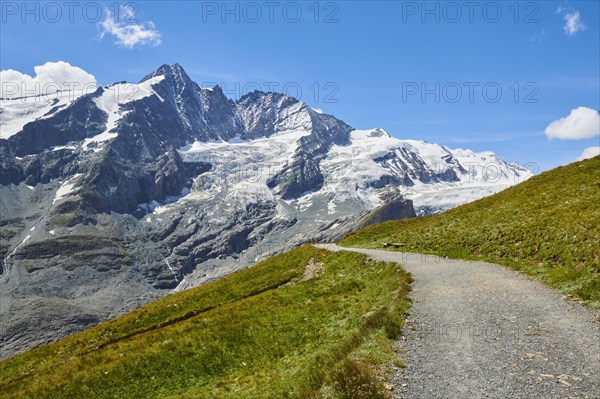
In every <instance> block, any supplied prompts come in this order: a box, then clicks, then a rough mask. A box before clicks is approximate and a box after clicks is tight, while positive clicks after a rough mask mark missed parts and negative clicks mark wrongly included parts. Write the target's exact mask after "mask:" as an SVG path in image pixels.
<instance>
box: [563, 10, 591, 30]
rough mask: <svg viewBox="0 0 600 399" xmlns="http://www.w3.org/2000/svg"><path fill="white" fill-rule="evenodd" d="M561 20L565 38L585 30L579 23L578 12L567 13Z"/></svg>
mask: <svg viewBox="0 0 600 399" xmlns="http://www.w3.org/2000/svg"><path fill="white" fill-rule="evenodd" d="M563 18H564V20H565V26H564V30H565V33H566V35H567V36H573V35H575V34H576V33H577V32H581V31H583V30H585V28H586V26H585V25H584V23H583V22H582V21H581V14H579V11H573V12H568V13H566V14H565V16H564V17H563Z"/></svg>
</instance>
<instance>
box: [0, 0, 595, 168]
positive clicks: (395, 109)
mask: <svg viewBox="0 0 600 399" xmlns="http://www.w3.org/2000/svg"><path fill="white" fill-rule="evenodd" d="M36 4H37V5H36ZM54 4H58V5H59V7H58V8H56V9H55V8H53V7H55V6H47V5H46V3H34V2H32V3H29V5H28V7H29V9H28V10H25V9H23V7H24V6H23V3H22V2H7V1H3V2H2V15H1V18H2V25H1V35H0V50H1V54H0V55H1V57H0V60H1V61H0V69H2V70H6V69H14V70H17V71H20V72H23V73H27V74H29V75H34V72H33V67H34V66H36V65H42V64H44V63H45V62H47V61H66V62H68V63H70V64H71V65H74V66H78V67H80V68H82V69H84V70H85V71H87V72H89V73H91V74H93V75H94V76H95V77H96V79H97V81H98V82H99V83H102V84H108V83H113V82H115V81H123V80H127V81H137V80H139V79H140V78H142V77H143V76H144V75H145V74H146V73H148V72H150V71H152V70H154V69H156V68H157V67H158V66H160V65H161V64H163V63H169V64H172V63H179V64H181V65H182V66H183V67H184V68H185V69H186V71H187V72H188V73H189V75H190V76H191V77H192V78H193V79H194V80H195V81H197V82H198V83H200V84H202V83H207V84H209V83H212V82H214V83H219V84H221V85H222V86H224V89H225V91H226V92H227V93H228V94H229V96H231V97H239V96H240V95H241V94H244V89H246V90H248V89H249V90H252V89H254V88H261V89H263V90H265V91H266V90H268V89H269V87H275V89H276V90H277V91H281V90H282V89H283V88H284V87H286V89H287V90H286V91H287V92H288V93H289V94H290V95H298V96H299V97H300V99H301V100H303V101H306V102H307V103H309V104H310V105H311V106H313V107H315V108H320V109H322V110H323V111H324V112H326V113H331V114H334V115H335V116H337V117H338V118H341V119H343V120H344V121H346V122H347V123H349V124H350V125H352V126H354V127H356V128H371V127H383V128H385V129H386V130H387V131H388V132H390V133H391V134H392V135H394V136H396V137H398V138H413V139H422V140H426V141H430V142H437V143H439V144H443V145H447V146H449V147H452V148H454V147H461V148H471V149H474V150H478V151H480V150H491V151H494V152H496V153H497V154H499V155H500V156H501V157H502V158H503V159H505V160H507V161H510V162H519V163H521V164H525V163H528V162H534V163H536V164H537V165H539V168H540V170H545V169H549V168H552V167H555V166H558V165H561V164H566V163H569V162H572V161H574V160H575V159H576V158H577V157H578V156H579V155H580V154H581V153H582V151H583V150H584V149H585V148H588V147H591V146H598V145H599V143H598V142H599V136H598V135H593V133H592V134H591V135H590V134H589V132H588V133H587V134H580V135H578V134H575V135H574V136H573V137H569V136H568V134H566V135H563V136H560V134H557V135H556V137H563V138H564V137H567V138H569V140H563V139H558V138H554V139H552V140H550V139H549V138H548V137H547V135H546V133H545V130H546V128H547V126H548V125H549V124H550V123H551V122H553V121H555V120H558V119H560V118H564V117H567V116H568V115H569V114H570V113H571V111H572V110H573V109H576V108H578V107H585V108H588V109H592V110H596V111H597V110H598V108H599V107H600V77H599V73H600V72H599V71H600V52H599V51H600V50H599V49H600V35H599V33H600V27H599V18H600V17H599V16H600V2H598V1H568V2H565V1H556V2H553V1H544V2H513V1H507V2H487V1H481V2H476V5H475V6H473V8H469V6H467V5H465V2H462V1H461V2H450V3H448V2H435V1H431V2H427V3H423V2H420V1H419V2H400V1H397V2H394V1H388V2H374V1H370V2H366V1H338V2H326V1H325V2H319V3H315V2H313V1H308V2H293V1H273V2H271V3H270V4H271V6H269V5H267V3H266V2H263V1H257V2H228V3H226V6H225V7H227V9H224V6H223V4H225V3H223V2H221V1H219V2H200V1H198V2H193V1H186V2H177V1H171V2H162V1H146V2H139V1H137V2H119V3H115V2H106V3H103V2H73V3H72V4H74V5H71V6H69V5H67V3H61V2H54ZM424 4H426V5H425V6H424ZM123 6H125V7H127V8H126V9H123ZM69 7H71V8H69ZM270 7H272V8H270ZM424 7H427V9H425V8H424ZM107 9H108V10H112V15H110V13H111V11H108V12H107ZM98 10H100V11H101V13H102V14H101V15H99V16H98V17H97V16H96V15H97V12H98ZM115 10H119V13H118V16H116V15H115ZM123 10H125V12H124V11H123ZM127 10H129V14H128V13H127ZM257 10H260V15H258V14H257ZM57 11H58V12H60V14H58V13H57ZM459 13H460V14H459ZM499 13H500V14H499ZM300 14H301V15H300ZM111 17H112V19H111ZM107 18H108V20H109V22H112V24H108V25H106V24H102V22H103V21H106V20H107ZM36 19H38V20H37V21H36ZM103 32H104V34H103V35H102V33H103ZM119 35H120V36H119ZM136 35H137V36H136ZM119 40H120V42H119ZM484 88H485V89H484ZM298 89H300V91H301V92H300V91H299V90H298ZM423 89H425V90H428V92H427V93H428V94H426V95H425V96H422V94H423ZM499 90H500V91H501V95H500V96H499V95H498V93H500V92H499ZM459 94H460V95H461V97H460V98H458V95H459ZM517 94H518V98H516V97H515V96H516V95H517ZM470 95H471V96H472V98H469V97H470ZM436 97H437V98H436ZM590 115H591V118H592V119H594V118H597V113H593V114H590V113H589V112H588V114H587V117H590ZM587 123H588V127H589V126H590V123H591V124H592V125H593V124H594V123H597V122H594V120H592V121H591V122H590V121H589V120H588V122H587ZM565 126H566V128H568V127H569V126H573V125H572V124H569V121H567V122H565ZM565 126H563V127H565ZM592 129H594V127H593V126H592ZM569 134H570V133H569ZM580 136H581V137H584V138H580V139H577V140H575V139H573V138H577V137H580ZM585 137H587V138H585Z"/></svg>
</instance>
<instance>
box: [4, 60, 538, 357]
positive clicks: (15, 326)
mask: <svg viewBox="0 0 600 399" xmlns="http://www.w3.org/2000/svg"><path fill="white" fill-rule="evenodd" d="M65 98H66V97H65V95H64V93H62V94H57V98H56V99H54V100H51V101H48V102H47V103H43V104H39V103H37V102H36V101H37V99H35V98H34V99H31V98H29V99H25V100H23V101H28V102H27V103H16V102H15V101H21V100H1V107H2V108H1V110H2V115H3V120H2V123H5V121H6V123H9V124H10V130H3V132H2V137H3V138H0V238H1V239H2V240H1V242H0V347H1V348H2V349H1V351H0V358H4V357H7V356H10V355H12V354H14V353H17V352H18V351H21V350H24V349H26V348H29V347H32V346H34V345H38V344H41V343H45V342H49V341H52V340H55V339H58V338H61V337H62V336H64V335H66V334H69V333H71V332H73V331H76V330H78V329H81V328H84V327H86V326H88V325H90V324H94V323H97V322H99V321H101V320H105V319H106V318H109V317H113V316H115V315H118V314H120V313H122V312H125V311H127V310H130V309H132V308H134V307H136V306H139V305H141V304H143V303H145V302H148V301H149V300H152V299H154V298H158V297H160V296H162V295H165V294H167V293H169V292H172V291H171V290H173V289H178V290H180V289H185V288H188V287H191V286H194V285H197V284H201V283H203V282H206V281H210V280H212V279H215V278H219V277H221V276H223V275H226V274H227V273H231V272H232V271H235V270H237V269H240V268H242V267H246V266H248V265H251V264H253V263H255V262H256V261H258V260H261V259H263V258H266V257H268V256H270V255H272V254H274V253H277V252H280V251H282V250H285V249H287V248H290V247H292V246H294V245H298V244H300V243H303V242H307V241H312V240H328V241H329V240H335V239H337V238H340V237H341V236H343V235H345V234H347V233H348V232H350V231H351V230H352V229H354V228H356V226H357V224H359V223H362V224H363V225H365V223H376V222H378V221H384V220H389V219H397V218H403V217H412V216H414V211H413V209H412V202H411V201H409V200H405V199H403V198H404V196H403V195H404V194H407V193H409V194H410V191H407V190H413V189H414V190H417V191H416V192H418V193H421V192H422V191H423V190H424V191H426V190H427V189H431V190H432V191H431V192H439V190H440V189H443V188H444V187H446V188H451V189H455V188H460V187H463V185H464V183H465V182H467V181H468V179H467V169H469V168H467V167H466V166H465V165H466V162H465V160H475V161H477V162H481V160H482V159H483V156H484V155H485V157H489V158H493V154H491V155H490V154H489V153H485V154H483V155H482V154H475V153H472V152H471V153H467V152H465V151H462V150H461V151H462V152H457V151H452V150H449V149H446V148H443V147H440V146H437V145H434V144H427V143H423V142H414V141H400V140H397V139H394V138H392V137H390V136H389V135H387V133H385V132H384V131H383V130H381V129H374V130H371V131H356V130H353V129H352V128H351V127H350V126H349V125H347V124H346V123H344V122H343V121H340V120H338V119H336V118H335V117H333V116H331V115H326V114H321V113H318V112H316V111H315V110H313V109H312V108H311V107H309V106H308V105H306V104H305V103H302V102H300V101H298V100H296V99H294V98H292V97H289V96H286V95H283V94H279V93H262V92H253V93H250V94H248V95H246V96H244V97H242V98H241V99H240V100H239V101H232V100H230V99H228V98H226V97H225V95H224V94H223V91H222V90H221V89H220V88H219V87H218V86H217V87H214V88H212V89H202V88H200V87H199V86H198V85H197V84H196V83H194V82H193V81H192V80H191V79H190V78H189V77H188V76H187V74H186V73H185V71H184V70H183V69H182V68H181V67H180V66H179V65H177V64H175V65H172V66H169V65H163V66H161V67H160V68H159V69H157V70H156V71H154V72H152V73H150V74H149V75H147V76H146V77H144V78H143V79H142V80H141V81H140V82H139V83H137V84H129V83H124V82H121V83H116V84H113V85H110V86H106V87H102V88H98V89H97V90H95V91H94V92H93V93H89V94H84V93H83V94H82V93H79V94H77V95H74V96H73V98H69V99H65ZM45 101H47V99H45ZM24 104H25V105H24ZM29 106H31V107H33V108H35V109H36V110H37V111H36V112H37V114H39V115H42V116H39V117H37V118H32V119H31V120H30V119H28V117H27V115H28V112H23V109H24V107H25V108H27V107H29ZM40 110H41V111H40ZM25 111H27V109H25ZM4 115H8V116H9V117H10V118H13V119H6V118H4ZM23 115H25V116H23ZM7 118H8V117H7ZM15 118H16V119H15ZM19 118H20V119H19ZM5 126H9V125H3V126H2V128H3V129H5ZM15 126H16V127H15ZM7 132H8V133H7ZM494 159H497V158H494ZM475 172H476V173H475V174H474V175H473V176H472V177H473V178H474V179H475V181H476V182H481V186H482V187H485V190H479V191H477V193H484V194H488V193H491V192H493V191H494V190H496V191H497V190H498V189H500V188H499V187H500V186H499V185H493V184H488V182H486V181H484V179H483V178H482V176H483V175H482V171H481V170H480V169H477V170H476V171H475ZM501 172H502V173H503V176H505V177H504V180H502V182H503V184H505V185H508V183H507V181H508V180H507V179H508V178H513V177H514V175H515V174H517V175H519V174H520V175H519V176H527V172H526V171H524V170H522V169H519V168H512V167H509V165H506V164H504V163H502V165H501ZM469 176H470V175H469ZM469 183H470V184H469V185H468V187H473V184H472V181H471V182H469ZM513 184H514V182H513ZM496 187H498V188H496ZM470 189H471V188H470ZM419 190H421V191H419ZM486 190H487V191H486ZM477 193H476V194H477ZM484 194H482V195H484ZM420 198H421V197H420ZM425 198H429V197H427V196H425ZM436 201H437V200H436ZM436 201H433V202H431V203H425V204H424V205H423V206H431V207H434V208H435V206H437V205H438V203H439V201H438V202H436ZM374 209H375V211H373V210H374ZM371 211H373V212H371Z"/></svg>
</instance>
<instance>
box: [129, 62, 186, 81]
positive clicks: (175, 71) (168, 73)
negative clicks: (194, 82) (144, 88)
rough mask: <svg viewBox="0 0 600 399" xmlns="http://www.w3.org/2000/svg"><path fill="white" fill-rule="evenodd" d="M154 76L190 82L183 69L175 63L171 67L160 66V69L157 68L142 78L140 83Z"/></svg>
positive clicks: (167, 65) (166, 65)
mask: <svg viewBox="0 0 600 399" xmlns="http://www.w3.org/2000/svg"><path fill="white" fill-rule="evenodd" d="M156 76H165V77H166V78H169V77H174V78H175V79H178V80H184V81H191V79H190V77H189V76H188V74H187V73H186V72H185V70H184V69H183V67H182V66H181V65H179V64H177V63H175V64H173V65H169V64H162V65H161V66H160V67H158V69H156V70H155V71H153V72H150V73H149V74H148V75H146V76H144V77H143V78H142V80H140V83H142V82H144V81H146V80H148V79H151V78H153V77H156Z"/></svg>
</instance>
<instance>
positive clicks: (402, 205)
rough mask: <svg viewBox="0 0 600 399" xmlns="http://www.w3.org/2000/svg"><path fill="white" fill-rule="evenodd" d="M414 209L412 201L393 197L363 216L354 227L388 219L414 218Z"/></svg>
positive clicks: (361, 226)
mask: <svg viewBox="0 0 600 399" xmlns="http://www.w3.org/2000/svg"><path fill="white" fill-rule="evenodd" d="M416 216H417V215H416V214H415V209H414V208H413V202H412V201H411V200H407V199H404V198H394V199H391V200H390V201H389V202H387V203H385V204H383V205H381V206H380V207H379V208H376V209H374V210H373V211H371V212H370V213H369V214H367V215H366V216H365V217H363V218H362V219H361V220H360V221H359V222H358V223H357V224H356V226H355V227H354V228H363V227H367V226H370V225H372V224H377V223H383V222H387V221H390V220H400V219H408V218H414V217H416Z"/></svg>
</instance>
